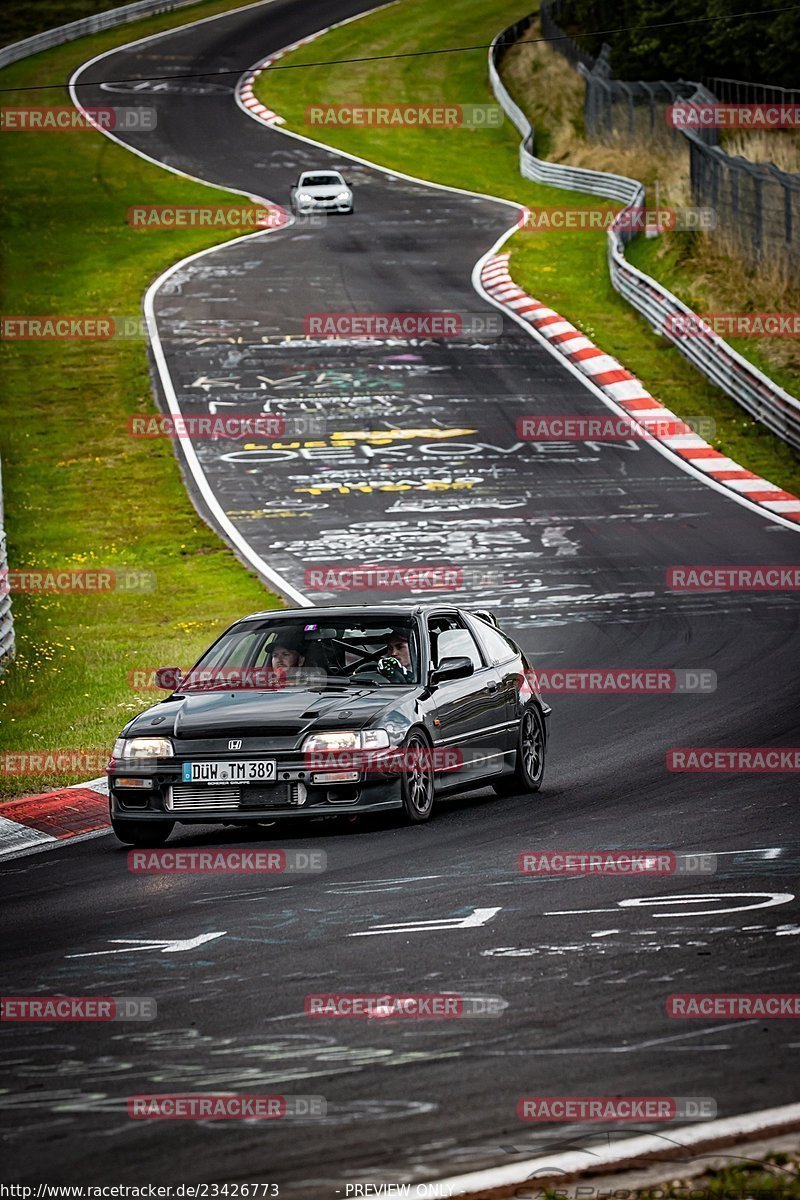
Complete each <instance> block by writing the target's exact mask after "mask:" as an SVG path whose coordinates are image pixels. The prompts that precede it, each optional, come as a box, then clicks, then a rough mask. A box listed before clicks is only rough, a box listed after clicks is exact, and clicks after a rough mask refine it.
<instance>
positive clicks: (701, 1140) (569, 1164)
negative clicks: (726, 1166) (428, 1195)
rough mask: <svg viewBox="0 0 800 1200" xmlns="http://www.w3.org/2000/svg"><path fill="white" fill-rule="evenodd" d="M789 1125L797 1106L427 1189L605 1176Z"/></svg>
mask: <svg viewBox="0 0 800 1200" xmlns="http://www.w3.org/2000/svg"><path fill="white" fill-rule="evenodd" d="M793 1123H795V1124H797V1125H800V1104H786V1105H784V1106H783V1107H779V1108H766V1109H759V1110H756V1111H754V1112H749V1113H743V1114H741V1115H740V1116H736V1117H723V1118H721V1119H720V1120H718V1121H708V1122H704V1123H703V1124H698V1125H685V1126H683V1127H681V1128H677V1129H674V1130H671V1131H670V1132H669V1135H668V1136H667V1135H666V1133H665V1134H664V1135H659V1134H644V1135H642V1136H641V1137H635V1138H628V1139H626V1140H625V1141H623V1142H618V1143H616V1145H614V1146H608V1147H605V1148H603V1147H587V1149H586V1150H571V1151H567V1152H566V1153H564V1154H562V1155H558V1154H553V1155H547V1156H545V1157H541V1158H530V1159H526V1160H525V1161H523V1162H517V1163H513V1164H509V1165H508V1166H504V1167H490V1168H488V1169H486V1170H483V1171H471V1172H468V1173H467V1174H464V1175H454V1176H450V1177H449V1178H446V1179H437V1180H435V1181H433V1180H432V1181H430V1182H429V1184H428V1186H429V1187H430V1186H432V1185H433V1183H435V1184H436V1185H438V1186H440V1187H447V1188H449V1189H450V1190H449V1192H448V1195H450V1196H453V1195H456V1196H459V1195H460V1196H469V1195H474V1194H475V1193H476V1192H481V1191H489V1190H491V1189H493V1188H501V1187H511V1186H513V1185H514V1184H519V1183H527V1182H529V1181H530V1180H531V1178H532V1177H535V1178H536V1180H537V1182H538V1181H540V1180H541V1179H542V1178H545V1177H546V1176H547V1173H548V1170H550V1172H551V1174H552V1175H554V1176H562V1175H563V1176H566V1175H575V1174H576V1173H579V1174H581V1175H584V1174H592V1173H595V1172H598V1171H607V1169H608V1168H609V1167H613V1166H624V1164H625V1163H627V1162H631V1161H633V1160H638V1159H639V1158H641V1157H642V1156H649V1157H654V1158H657V1156H658V1155H659V1154H662V1155H665V1156H671V1152H672V1153H674V1151H675V1150H677V1149H680V1148H685V1149H687V1150H689V1149H700V1148H702V1147H703V1146H705V1145H707V1144H709V1143H710V1144H709V1145H708V1149H709V1152H710V1151H711V1150H713V1145H716V1144H718V1143H720V1142H721V1141H722V1140H723V1139H724V1140H728V1139H730V1138H735V1137H743V1136H747V1135H749V1134H757V1133H765V1134H769V1132H770V1130H772V1129H774V1130H775V1131H776V1136H777V1134H778V1132H781V1131H782V1132H788V1130H786V1129H785V1128H784V1127H785V1126H786V1125H789V1124H793ZM637 1165H638V1162H637Z"/></svg>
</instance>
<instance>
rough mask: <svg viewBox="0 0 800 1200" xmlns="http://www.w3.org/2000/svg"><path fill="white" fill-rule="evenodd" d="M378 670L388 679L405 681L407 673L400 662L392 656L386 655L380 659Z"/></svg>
mask: <svg viewBox="0 0 800 1200" xmlns="http://www.w3.org/2000/svg"><path fill="white" fill-rule="evenodd" d="M378 670H379V671H380V673H381V675H385V676H386V678H387V679H405V677H406V673H405V671H404V670H403V668H402V667H401V665H400V663H399V661H398V660H397V659H396V658H394V657H393V656H392V655H391V654H386V655H384V657H383V658H379V659H378Z"/></svg>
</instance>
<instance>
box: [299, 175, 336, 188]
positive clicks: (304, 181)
mask: <svg viewBox="0 0 800 1200" xmlns="http://www.w3.org/2000/svg"><path fill="white" fill-rule="evenodd" d="M300 187H344V180H343V179H342V177H341V175H301V176H300Z"/></svg>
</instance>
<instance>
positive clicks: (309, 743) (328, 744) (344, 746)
mask: <svg viewBox="0 0 800 1200" xmlns="http://www.w3.org/2000/svg"><path fill="white" fill-rule="evenodd" d="M388 745H389V734H388V732H387V731H386V730H385V729H326V730H324V731H323V732H321V733H312V734H311V736H310V737H307V738H306V740H305V741H304V742H303V750H304V751H305V752H306V753H308V752H313V751H318V750H382V749H385V748H386V747H387V746H388Z"/></svg>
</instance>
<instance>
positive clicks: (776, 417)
mask: <svg viewBox="0 0 800 1200" xmlns="http://www.w3.org/2000/svg"><path fill="white" fill-rule="evenodd" d="M536 16H537V14H533V15H532V16H528V17H523V19H522V20H521V21H517V23H516V24H515V25H510V26H509V27H508V28H507V29H504V30H503V32H502V33H500V34H498V36H497V37H496V38H495V39H494V41H493V42H492V44H491V47H490V49H489V81H490V83H491V87H492V91H493V92H494V94H495V97H496V99H497V102H498V104H499V105H500V106H501V108H502V109H503V111H504V112H505V113H506V115H507V116H508V117H509V118H510V120H511V121H513V123H514V125H515V126H516V127H517V129H518V130H519V132H520V134H521V135H522V143H521V145H520V148H519V165H520V172H521V173H522V175H523V176H524V177H525V178H526V179H531V180H533V182H534V183H544V184H547V185H549V186H550V187H557V188H565V189H568V190H569V191H579V192H588V193H589V194H590V195H593V196H605V197H607V198H608V199H609V200H617V201H619V202H620V203H622V204H624V205H625V207H626V208H628V207H631V206H636V207H639V206H642V207H643V206H644V202H645V189H644V185H643V184H642V183H640V182H639V181H638V180H637V179H628V178H627V177H626V176H624V175H613V174H611V173H609V172H606V171H592V170H588V169H586V168H584V167H570V166H563V165H562V164H560V163H549V162H545V161H544V160H543V159H540V158H537V157H536V156H535V154H534V153H533V147H534V131H533V127H532V126H531V123H530V121H529V120H528V118H527V117H526V116H525V114H524V113H523V112H522V110H521V108H520V107H519V105H517V104H515V103H514V101H513V100H512V98H511V96H510V94H509V93H508V91H507V89H506V87H505V85H504V83H503V81H502V80H501V78H500V73H499V70H498V67H499V64H500V61H501V59H502V57H503V55H504V54H505V53H506V51H507V50H508V48H509V47H510V46H512V45H513V44H514V42H516V41H517V40H518V39H519V38H520V37H521V36H522V34H523V33H524V32H525V31H526V30H527V29H529V28H530V26H531V25H532V24H533V21H534V20H535V19H536ZM584 69H585V68H584ZM624 211H625V210H624V209H623V212H624ZM621 217H622V214H620V218H621ZM619 224H624V221H621V220H620V219H619V218H618V220H617V221H615V223H614V225H612V227H611V228H610V229H609V231H608V268H609V273H610V275H611V282H612V284H613V286H614V288H615V290H616V291H618V292H619V293H620V295H621V296H624V297H625V299H626V300H627V301H628V303H629V304H631V305H632V306H633V307H634V308H635V309H636V310H637V312H639V313H641V315H642V316H643V317H645V319H646V320H647V321H649V323H650V324H651V325H652V327H653V329H655V330H656V332H657V333H659V334H661V335H662V336H663V337H665V338H667V340H668V341H670V342H671V343H672V344H673V345H674V346H675V347H676V348H677V349H678V350H679V351H680V353H681V354H682V355H683V356H684V358H686V359H687V360H688V361H689V362H690V363H691V364H692V365H693V366H695V367H697V369H698V370H699V371H702V373H703V374H704V375H705V376H706V378H707V379H710V380H711V382H712V383H714V384H716V385H717V386H718V387H720V388H722V390H723V391H725V392H727V394H728V395H729V396H731V397H733V399H734V400H735V401H736V402H737V404H740V405H741V406H742V408H743V409H745V410H746V411H747V412H748V413H750V415H751V416H752V417H754V418H755V419H756V420H758V421H760V422H761V423H762V424H763V425H765V426H766V427H767V428H768V429H770V430H771V431H772V432H773V433H776V434H777V435H778V436H779V437H781V438H783V440H784V441H785V442H787V443H788V444H789V445H790V446H792V447H793V448H794V449H795V450H798V451H800V400H797V398H796V397H795V396H792V395H790V394H789V392H786V391H784V390H783V388H780V387H778V385H777V384H776V383H774V382H773V381H772V380H771V379H769V378H768V377H767V376H766V375H764V374H763V373H762V372H761V371H759V370H758V368H757V367H754V366H753V364H752V363H750V362H748V361H747V359H745V358H743V357H742V356H741V354H737V352H736V351H735V350H734V349H733V347H732V346H729V345H728V343H727V342H726V341H724V339H723V338H720V337H717V336H716V334H711V333H709V334H708V336H704V337H680V336H679V335H676V334H675V333H673V332H672V331H671V324H670V321H669V318H670V317H672V316H676V315H680V316H682V317H688V318H690V319H691V318H694V320H695V321H696V320H698V319H699V318H697V317H696V315H695V313H693V312H692V310H691V309H690V308H687V306H686V305H685V304H683V303H682V301H680V300H679V299H678V298H677V296H673V295H672V293H671V292H669V291H667V289H666V288H665V287H662V286H661V284H660V283H657V282H656V280H655V279H652V278H651V277H650V276H649V275H645V273H644V272H643V271H640V270H638V268H636V267H634V266H632V265H631V264H630V263H629V262H627V261H626V259H625V244H626V242H627V241H628V240H630V238H631V237H632V236H633V232H632V230H628V229H619V228H618V225H619ZM630 224H633V222H630ZM675 324H676V327H677V328H680V322H676V323H675Z"/></svg>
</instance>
